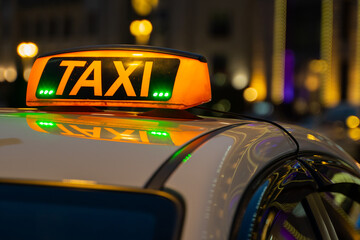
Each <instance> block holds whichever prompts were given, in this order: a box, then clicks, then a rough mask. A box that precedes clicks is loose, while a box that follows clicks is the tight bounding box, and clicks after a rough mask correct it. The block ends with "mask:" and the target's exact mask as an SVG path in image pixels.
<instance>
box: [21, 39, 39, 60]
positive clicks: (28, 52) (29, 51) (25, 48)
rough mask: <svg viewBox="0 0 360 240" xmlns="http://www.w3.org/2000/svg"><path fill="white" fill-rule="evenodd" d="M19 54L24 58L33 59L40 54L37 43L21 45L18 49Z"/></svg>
mask: <svg viewBox="0 0 360 240" xmlns="http://www.w3.org/2000/svg"><path fill="white" fill-rule="evenodd" d="M17 53H18V54H19V56H20V57H22V58H33V57H35V56H36V54H38V47H37V46H36V44H35V43H32V42H28V43H25V42H23V43H20V44H19V45H18V47H17Z"/></svg>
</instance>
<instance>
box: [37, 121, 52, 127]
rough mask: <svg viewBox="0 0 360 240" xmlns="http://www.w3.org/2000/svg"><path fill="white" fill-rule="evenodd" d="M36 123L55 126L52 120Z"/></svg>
mask: <svg viewBox="0 0 360 240" xmlns="http://www.w3.org/2000/svg"><path fill="white" fill-rule="evenodd" d="M38 124H39V125H41V126H46V127H53V126H55V124H54V123H53V122H38Z"/></svg>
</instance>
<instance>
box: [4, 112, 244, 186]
mask: <svg viewBox="0 0 360 240" xmlns="http://www.w3.org/2000/svg"><path fill="white" fill-rule="evenodd" d="M32 119H38V120H39V119H40V120H43V121H52V122H53V123H54V124H55V125H56V126H59V124H60V123H61V125H62V126H63V127H66V128H67V129H68V130H69V131H70V130H71V133H72V134H68V133H67V132H66V131H65V132H64V131H63V130H61V131H62V133H63V134H52V133H50V130H47V131H46V130H44V127H43V128H41V127H39V126H37V127H38V129H36V128H35V127H34V126H33V125H34V124H33V121H32ZM64 119H65V120H64ZM124 123H125V124H124ZM235 123H238V121H234V120H229V121H226V122H225V121H222V122H220V121H216V120H214V119H203V120H201V119H200V120H193V121H189V120H176V121H169V120H166V119H159V118H158V119H155V120H154V119H150V118H146V117H144V118H141V117H134V116H132V115H129V116H125V117H124V116H123V117H119V116H117V115H116V113H101V112H100V113H81V114H69V113H65V114H64V113H63V114H61V113H54V112H52V113H47V112H41V111H40V112H39V111H33V112H31V111H21V110H16V109H13V110H12V111H9V110H8V109H7V110H1V112H0V128H1V129H0V132H1V141H0V151H1V155H2V161H1V168H0V177H1V178H11V179H28V180H44V181H64V180H68V179H77V180H86V181H91V182H94V183H99V184H110V185H121V186H132V187H143V186H144V185H145V183H146V182H147V181H148V179H149V178H150V177H151V176H152V175H153V173H154V172H155V171H156V170H157V169H158V168H159V166H160V165H161V164H162V163H163V162H164V161H165V160H166V159H167V158H168V157H170V156H171V155H172V154H174V153H175V152H176V151H177V150H178V149H179V148H180V147H181V145H184V144H186V143H187V142H188V141H190V140H191V139H193V138H194V137H197V136H200V135H202V134H205V133H206V132H208V131H211V130H213V129H217V128H221V127H223V126H227V125H231V124H235ZM66 124H68V125H66ZM143 126H146V127H147V128H146V129H145V130H144V131H151V130H165V131H169V132H170V134H172V132H171V131H173V132H175V133H176V137H177V139H175V138H173V139H172V141H171V142H169V143H168V144H167V143H161V144H159V143H154V144H151V143H149V144H143V143H141V142H139V140H138V139H132V137H134V136H132V135H130V134H127V133H129V132H127V133H126V132H125V131H127V130H128V131H134V132H136V131H137V132H139V131H141V127H143ZM75 127H77V128H78V129H79V128H81V129H85V128H87V129H88V130H87V133H88V135H90V133H91V131H93V132H94V131H95V130H94V129H95V128H96V127H97V128H100V130H101V131H104V132H109V129H113V130H116V131H117V132H120V130H118V129H122V130H121V131H123V132H125V133H124V134H123V135H121V134H120V136H121V138H122V139H120V140H119V139H106V141H101V138H99V137H91V136H85V134H84V132H83V133H80V132H79V131H75V130H74V128H75ZM34 129H35V130H34ZM139 129H140V130H139ZM149 129H150V130H149ZM176 129H178V131H177V132H176V131H175V130H176ZM179 129H180V130H181V129H182V130H183V131H179ZM93 132H92V133H93ZM85 133H86V132H85ZM184 135H186V136H190V137H186V136H185V137H184ZM114 136H115V135H113V137H114Z"/></svg>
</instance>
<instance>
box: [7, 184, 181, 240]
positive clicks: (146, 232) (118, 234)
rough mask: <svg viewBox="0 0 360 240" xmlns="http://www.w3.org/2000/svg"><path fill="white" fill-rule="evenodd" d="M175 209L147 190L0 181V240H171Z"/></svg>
mask: <svg viewBox="0 0 360 240" xmlns="http://www.w3.org/2000/svg"><path fill="white" fill-rule="evenodd" d="M177 207H178V206H177V205H176V203H174V202H173V201H172V200H170V199H168V198H166V197H163V196H160V195H155V194H148V193H138V192H122V191H108V190H93V189H76V188H63V187H47V186H32V185H12V184H0V238H1V239H174V232H175V229H176V228H177V226H178V225H179V221H178V219H179V217H178V215H179V214H178V208H177Z"/></svg>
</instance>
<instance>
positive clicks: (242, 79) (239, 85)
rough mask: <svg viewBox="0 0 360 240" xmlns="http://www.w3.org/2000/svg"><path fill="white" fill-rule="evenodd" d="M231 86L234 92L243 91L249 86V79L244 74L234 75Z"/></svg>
mask: <svg viewBox="0 0 360 240" xmlns="http://www.w3.org/2000/svg"><path fill="white" fill-rule="evenodd" d="M231 84H232V86H233V88H235V89H236V90H241V89H244V88H245V87H246V86H247V85H248V84H249V77H248V76H247V75H246V74H244V73H237V74H235V75H234V77H233V79H232V81H231Z"/></svg>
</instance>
